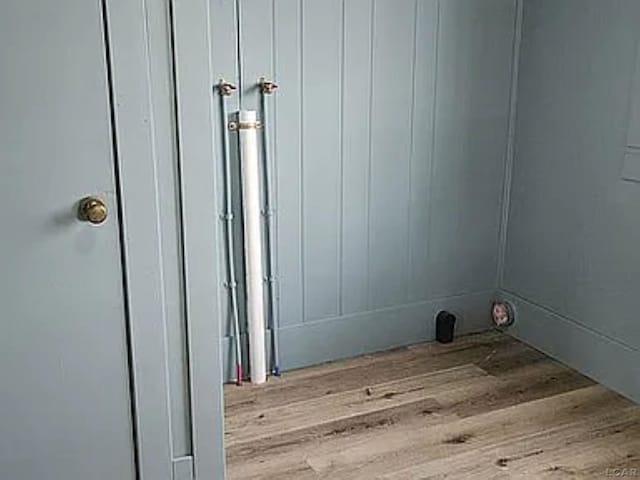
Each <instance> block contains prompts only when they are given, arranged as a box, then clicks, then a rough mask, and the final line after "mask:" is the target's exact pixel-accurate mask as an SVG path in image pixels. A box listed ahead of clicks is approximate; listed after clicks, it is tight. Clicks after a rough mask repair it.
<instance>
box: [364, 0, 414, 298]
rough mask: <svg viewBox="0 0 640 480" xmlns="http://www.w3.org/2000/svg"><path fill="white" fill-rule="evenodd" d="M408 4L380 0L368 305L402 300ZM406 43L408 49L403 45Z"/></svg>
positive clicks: (409, 36) (409, 32)
mask: <svg viewBox="0 0 640 480" xmlns="http://www.w3.org/2000/svg"><path fill="white" fill-rule="evenodd" d="M412 3H413V2H411V3H409V2H407V1H403V2H397V1H393V0H378V2H377V3H376V16H375V29H376V34H375V35H374V44H375V46H374V48H375V49H376V54H375V61H374V72H373V73H374V80H373V83H374V89H373V90H374V92H373V105H372V114H371V115H372V121H373V128H372V134H373V139H372V165H371V181H372V182H371V227H370V228H371V253H370V261H371V272H370V281H371V287H372V291H371V295H372V305H371V306H372V307H373V308H383V307H388V306H392V305H400V304H403V303H404V302H406V289H407V283H408V282H407V272H406V269H407V265H408V261H407V256H408V252H407V250H406V244H407V239H406V235H407V217H406V213H405V212H406V204H407V202H408V201H409V198H408V188H407V187H408V185H407V180H408V167H409V156H410V150H409V137H410V131H411V117H410V114H409V112H410V109H411V85H412V79H411V78H410V76H409V75H407V73H408V72H410V71H411V63H412V49H411V47H410V46H411V44H412V42H413V36H414V32H413V28H412V27H413V24H414V22H413V14H414V9H413V8H412V6H413V5H412ZM407 47H409V48H407Z"/></svg>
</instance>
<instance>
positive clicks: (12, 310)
mask: <svg viewBox="0 0 640 480" xmlns="http://www.w3.org/2000/svg"><path fill="white" fill-rule="evenodd" d="M0 65H1V67H0V68H1V76H0V112H1V113H0V226H1V227H0V228H1V229H2V230H1V232H2V233H1V239H2V240H1V242H2V244H1V245H2V248H1V249H0V252H1V253H0V255H1V256H2V258H1V263H0V264H1V268H2V274H1V275H0V305H1V307H2V315H1V317H0V326H1V333H0V433H1V434H0V478H3V479H7V480H9V479H11V480H41V479H49V480H87V479H92V480H99V479H105V480H106V479H109V480H111V479H118V480H128V479H133V478H134V477H135V467H134V444H133V435H132V421H131V417H132V416H131V400H130V392H129V378H130V377H129V373H128V366H127V341H126V323H125V312H124V300H123V282H122V270H121V269H122V267H121V260H120V258H121V256H120V244H119V226H118V216H117V211H116V210H117V209H116V199H115V186H114V155H113V146H112V136H111V121H110V107H109V95H108V80H107V67H106V60H105V40H104V29H103V19H102V11H101V5H100V2H98V1H86V0H59V1H56V2H25V1H23V0H7V1H5V2H3V5H2V13H1V14H0ZM87 195H95V196H96V197H99V198H100V199H101V200H103V201H104V203H105V205H106V208H107V210H108V215H107V218H106V220H105V221H104V223H101V224H99V225H94V224H91V223H90V222H88V221H82V220H80V219H79V218H78V216H77V208H78V201H79V200H80V199H81V198H83V197H85V196H87ZM94 213H96V214H100V213H101V212H99V211H94Z"/></svg>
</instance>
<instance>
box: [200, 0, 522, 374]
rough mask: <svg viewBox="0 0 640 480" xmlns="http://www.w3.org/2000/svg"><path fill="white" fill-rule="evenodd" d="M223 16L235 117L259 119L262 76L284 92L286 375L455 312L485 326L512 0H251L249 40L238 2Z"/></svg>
mask: <svg viewBox="0 0 640 480" xmlns="http://www.w3.org/2000/svg"><path fill="white" fill-rule="evenodd" d="M214 4H216V6H215V7H214V9H213V10H214V11H215V13H216V14H215V16H213V17H212V24H213V28H212V30H213V35H214V38H212V49H213V57H214V58H213V62H212V63H213V65H214V69H215V70H216V71H215V73H214V75H215V77H217V78H220V77H224V78H227V79H239V80H240V83H241V88H240V92H239V93H240V95H239V96H238V95H236V96H234V97H231V99H230V103H229V108H230V109H231V110H232V109H234V108H237V107H238V105H239V103H241V105H242V107H243V108H245V109H258V107H259V98H258V90H257V88H256V84H257V81H258V79H259V78H260V77H262V76H265V77H268V78H271V79H273V80H275V81H276V82H277V83H278V84H279V86H280V88H279V90H278V92H277V93H276V94H275V95H274V96H273V97H270V98H269V102H270V103H269V105H270V106H271V114H272V115H271V117H270V118H267V119H266V121H267V123H268V124H269V126H270V132H271V134H272V136H273V138H272V140H273V141H272V142H271V145H272V146H273V149H272V152H270V153H271V156H272V158H274V159H275V160H274V166H275V171H276V181H275V197H276V198H275V201H276V209H277V232H276V245H277V272H276V274H277V277H278V291H279V298H278V309H279V319H280V325H281V327H282V330H281V337H282V338H281V341H282V355H283V365H284V366H285V367H291V366H294V365H302V364H308V363H313V362H317V361H322V360H328V359H331V358H336V357H340V356H347V355H355V354H358V353H361V352H364V351H368V350H372V349H381V348H386V347H390V346H393V345H398V344H401V343H410V342H416V341H420V340H425V339H429V338H432V336H433V332H432V323H433V314H434V313H435V312H436V311H437V310H438V309H439V308H443V306H444V305H446V306H447V307H448V308H452V309H453V310H454V311H457V312H458V313H459V314H460V316H461V318H460V321H461V324H460V327H461V331H465V330H466V331H469V330H477V329H482V328H484V327H486V325H487V305H488V301H489V298H490V296H491V295H492V294H493V291H494V288H495V278H496V264H497V252H498V248H497V246H498V238H499V228H500V225H499V224H500V205H501V198H502V179H503V169H504V164H505V152H506V143H507V130H508V116H509V99H510V92H511V74H512V50H513V41H514V24H515V14H516V9H515V1H514V0H487V1H483V2H477V1H475V0H447V1H437V0H402V1H397V0H375V1H373V0H348V1H346V0H330V1H325V2H317V1H307V0H277V1H264V0H241V1H240V2H239V6H240V9H239V10H240V11H239V24H240V38H239V42H236V38H235V25H234V23H233V22H232V20H233V18H234V15H235V12H234V10H235V9H234V5H233V4H232V2H228V1H224V0H217V1H214ZM237 44H239V46H240V51H238V50H237V49H236V46H237ZM237 58H240V62H239V63H238V62H237ZM217 108H218V107H217V105H216V109H217ZM217 111H218V114H219V110H217ZM220 123H222V122H220ZM216 134H217V135H218V136H219V135H221V132H220V131H219V132H217V133H216ZM237 213H238V214H239V211H238V212H237ZM236 218H239V215H236ZM240 245H241V243H240ZM222 311H223V315H224V318H225V321H227V320H226V319H228V315H226V312H227V307H226V306H223V310H222ZM227 333H229V330H227Z"/></svg>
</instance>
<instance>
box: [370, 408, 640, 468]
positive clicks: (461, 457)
mask: <svg viewBox="0 0 640 480" xmlns="http://www.w3.org/2000/svg"><path fill="white" fill-rule="evenodd" d="M638 442H640V409H639V408H637V407H627V408H622V409H620V410H617V411H614V412H607V413H605V414H604V415H600V416H597V417H589V418H581V419H579V420H578V421H576V422H574V423H569V424H563V425H560V426H559V427H557V428H551V429H550V430H547V431H544V432H536V433H534V434H532V435H530V436H528V437H526V438H522V439H520V440H518V441H515V442H514V441H512V440H511V439H510V440H508V441H507V442H503V443H501V444H497V445H489V446H482V447H480V448H477V449H474V450H470V451H467V452H465V453H463V454H458V455H451V456H448V457H444V458H440V459H438V460H435V461H431V462H425V463H421V464H419V465H415V466H412V467H409V468H406V469H403V470H399V471H397V472H393V473H390V474H387V475H384V476H383V477H382V478H383V479H384V480H419V479H430V480H436V479H444V478H447V479H458V478H460V479H463V478H502V477H504V478H514V477H522V478H526V476H527V475H530V476H533V475H535V478H539V477H544V476H547V475H551V476H553V475H556V476H557V475H559V473H562V472H564V473H566V472H572V474H574V475H576V474H579V473H580V472H585V473H588V474H592V473H596V472H599V473H600V474H601V475H603V474H604V473H605V471H606V468H607V466H616V465H618V464H619V463H616V462H619V461H620V460H629V458H628V457H627V455H628V449H629V448H637V446H638ZM603 448H605V449H607V450H608V453H603V452H602V449H603ZM637 451H638V450H636V452H637ZM603 461H604V465H603Z"/></svg>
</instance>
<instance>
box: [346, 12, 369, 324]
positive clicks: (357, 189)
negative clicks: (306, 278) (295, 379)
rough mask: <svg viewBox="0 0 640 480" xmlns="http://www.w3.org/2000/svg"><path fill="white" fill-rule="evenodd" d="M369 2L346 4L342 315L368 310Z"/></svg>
mask: <svg viewBox="0 0 640 480" xmlns="http://www.w3.org/2000/svg"><path fill="white" fill-rule="evenodd" d="M371 6H372V1H371V0H347V1H345V2H344V43H343V55H344V58H343V81H344V83H343V95H342V97H343V98H342V115H343V118H342V156H343V163H342V199H343V201H342V205H341V216H342V236H341V240H342V265H341V275H342V279H343V280H342V293H341V296H342V313H343V314H351V313H356V312H363V311H366V310H367V309H368V289H367V282H368V271H367V262H368V252H367V247H366V246H367V243H368V223H367V205H368V191H367V189H368V177H369V120H368V119H369V117H370V115H369V108H370V100H371V97H370V90H371V75H370V73H371V72H370V69H371V67H370V65H371V64H370V61H371V54H370V50H371V14H370V11H371V9H372V7H371Z"/></svg>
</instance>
